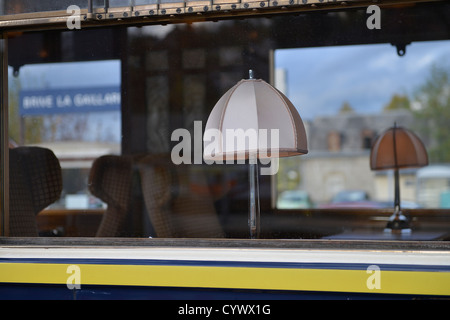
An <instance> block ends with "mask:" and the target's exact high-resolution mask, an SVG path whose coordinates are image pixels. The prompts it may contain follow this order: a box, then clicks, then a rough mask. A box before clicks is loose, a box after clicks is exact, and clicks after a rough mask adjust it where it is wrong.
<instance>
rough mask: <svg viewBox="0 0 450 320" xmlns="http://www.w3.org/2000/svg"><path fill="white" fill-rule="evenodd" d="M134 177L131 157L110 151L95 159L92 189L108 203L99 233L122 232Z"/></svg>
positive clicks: (91, 177) (115, 234) (90, 179)
mask: <svg viewBox="0 0 450 320" xmlns="http://www.w3.org/2000/svg"><path fill="white" fill-rule="evenodd" d="M132 177H133V161H132V158H131V157H127V156H115V155H106V156H102V157H100V158H98V159H96V160H95V161H94V163H93V165H92V168H91V171H90V175H89V190H90V192H91V193H92V194H93V195H94V196H96V197H97V198H99V199H101V200H102V201H103V202H105V203H106V204H107V209H106V211H105V213H104V214H103V217H102V221H101V223H100V227H99V229H98V230H97V234H96V236H97V237H116V236H120V235H121V232H122V231H123V225H124V223H125V220H126V217H127V213H128V210H129V204H130V196H131V183H132Z"/></svg>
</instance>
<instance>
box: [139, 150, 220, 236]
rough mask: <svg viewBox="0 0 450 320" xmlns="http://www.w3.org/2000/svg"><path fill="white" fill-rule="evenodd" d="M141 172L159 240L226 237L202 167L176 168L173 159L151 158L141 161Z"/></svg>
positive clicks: (151, 156)
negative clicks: (160, 238) (201, 169)
mask: <svg viewBox="0 0 450 320" xmlns="http://www.w3.org/2000/svg"><path fill="white" fill-rule="evenodd" d="M138 168H139V172H140V178H141V185H142V193H143V197H144V201H145V206H146V209H147V212H148V215H149V218H150V221H151V223H152V225H153V228H154V230H155V232H156V236H157V237H162V238H166V237H167V238H170V237H177V238H192V237H195V238H218V237H223V236H224V234H223V231H222V228H221V227H220V223H219V220H218V217H217V214H216V211H215V208H214V204H213V199H212V197H211V195H210V194H209V193H208V192H205V190H207V184H206V180H205V178H204V175H203V174H202V172H201V171H200V170H196V169H199V167H198V166H197V167H196V166H195V165H183V164H181V165H174V164H172V161H171V159H170V157H165V156H153V155H149V156H146V157H143V158H142V159H140V161H139V165H138Z"/></svg>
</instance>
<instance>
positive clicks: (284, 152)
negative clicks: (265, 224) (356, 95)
mask: <svg viewBox="0 0 450 320" xmlns="http://www.w3.org/2000/svg"><path fill="white" fill-rule="evenodd" d="M269 136H270V139H269ZM306 153H308V148H307V138H306V131H305V127H304V125H303V121H302V119H301V117H300V115H299V114H298V112H297V109H296V108H295V107H294V105H293V104H292V103H291V102H290V101H289V99H288V98H287V97H286V96H285V95H284V94H283V93H281V92H280V91H278V90H277V89H275V88H274V87H273V86H271V85H269V84H268V83H266V82H265V81H264V80H261V79H254V78H253V72H252V70H250V72H249V79H243V80H241V81H239V82H238V83H237V84H236V85H234V86H233V87H232V88H231V89H229V90H228V91H227V92H226V93H225V94H224V95H223V96H222V97H221V98H220V99H219V101H218V102H217V103H216V105H215V106H214V108H213V110H212V111H211V113H210V115H209V118H208V121H207V123H206V127H205V134H204V159H205V161H206V162H208V161H216V162H219V163H222V161H224V160H228V161H227V162H228V163H229V162H230V161H236V160H237V161H243V160H244V161H246V160H247V161H248V163H249V184H250V201H249V203H250V204H249V220H248V221H249V231H250V238H252V239H253V238H258V237H259V233H260V224H259V221H260V208H259V183H258V174H259V172H258V159H259V160H260V162H262V163H265V164H267V163H268V162H267V161H272V160H273V161H276V170H277V168H278V167H277V166H278V159H277V158H278V157H289V156H294V155H301V154H306ZM272 164H273V163H271V165H272ZM263 169H267V168H261V173H263V171H262V170H263ZM271 169H273V168H271ZM264 172H265V174H273V173H274V172H273V171H271V173H269V172H268V171H264Z"/></svg>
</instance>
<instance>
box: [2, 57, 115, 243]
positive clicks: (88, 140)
mask: <svg viewBox="0 0 450 320" xmlns="http://www.w3.org/2000/svg"><path fill="white" fill-rule="evenodd" d="M9 79H10V81H9V92H10V94H9V117H10V118H9V139H10V145H11V147H12V148H13V149H16V150H19V149H21V148H18V147H30V148H33V147H38V148H45V149H50V150H51V151H52V152H53V154H54V155H55V156H56V158H57V159H58V162H59V165H60V168H61V178H62V186H61V192H60V194H59V197H58V198H56V196H55V199H54V201H53V202H51V203H48V204H47V205H46V208H45V209H44V210H43V211H42V212H41V213H40V214H39V215H38V216H37V217H38V218H37V220H38V223H39V225H40V226H41V230H39V232H40V235H60V236H61V235H66V236H67V235H69V236H70V235H72V236H74V235H80V234H81V235H82V234H86V233H78V232H82V230H74V228H73V225H72V223H71V222H70V220H71V219H73V216H74V215H75V216H76V215H78V214H83V213H84V214H85V215H91V216H92V219H94V218H97V220H98V219H99V217H98V209H103V208H104V207H105V206H106V204H105V203H104V202H103V201H102V200H101V199H99V198H97V197H95V196H94V195H93V194H92V193H91V192H90V190H89V188H88V180H89V172H90V168H91V167H92V164H93V162H94V160H95V159H96V158H98V157H100V156H102V155H104V154H113V155H118V154H120V153H121V113H120V110H121V92H120V61H118V60H104V61H91V62H70V63H69V62H68V63H44V64H31V65H26V66H23V67H21V68H20V69H19V70H16V71H14V70H13V68H10V69H9ZM17 148H18V149H17ZM12 152H13V153H14V152H15V151H12ZM14 156H15V155H13V157H14ZM41 165H43V164H41ZM12 179H15V177H14V176H12ZM28 182H29V183H33V179H32V178H30V179H29V180H28ZM13 194H14V193H13ZM53 220H55V221H56V220H58V221H57V222H55V221H53Z"/></svg>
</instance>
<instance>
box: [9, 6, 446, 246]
mask: <svg viewBox="0 0 450 320" xmlns="http://www.w3.org/2000/svg"><path fill="white" fill-rule="evenodd" d="M434 9H436V8H434ZM434 9H433V7H432V6H431V5H430V6H425V5H417V6H408V7H405V8H397V7H396V8H389V9H386V10H385V11H383V21H384V22H383V25H382V28H381V30H371V29H369V28H368V27H367V24H366V20H367V14H366V13H365V11H364V10H351V11H340V12H325V11H324V12H311V13H302V14H297V15H289V14H286V15H280V16H276V15H275V16H272V17H271V18H270V19H268V18H266V17H252V18H245V19H244V18H243V19H228V20H222V21H201V22H192V23H177V24H168V25H148V26H144V25H142V26H139V27H133V26H117V27H105V28H91V29H88V28H86V29H84V28H83V29H81V30H77V31H76V32H71V31H67V30H62V31H43V32H28V33H17V34H14V35H11V38H10V39H9V41H8V45H9V52H8V59H9V61H8V63H9V66H10V68H11V69H10V73H9V90H10V97H9V102H10V103H9V131H10V132H9V134H10V138H11V140H10V149H9V152H10V162H9V165H10V180H9V183H10V199H9V205H10V206H9V207H10V212H9V218H10V235H12V236H17V235H19V236H24V235H27V236H28V235H32V234H34V235H35V236H38V235H40V236H55V235H57V236H89V237H119V236H120V237H138V238H148V237H151V238H174V237H179V238H249V237H250V229H251V223H250V225H249V220H250V222H252V220H251V219H249V213H250V212H251V210H250V208H249V199H250V197H251V195H252V193H251V189H250V183H249V177H251V176H252V175H251V174H249V173H250V171H249V168H251V166H249V162H248V161H247V162H245V163H236V162H233V163H229V164H226V163H224V164H221V163H213V164H210V163H206V162H205V161H203V159H202V151H203V150H202V149H203V133H204V130H205V126H206V122H207V120H208V118H209V117H210V114H211V111H212V109H213V107H214V106H215V105H216V103H217V102H218V101H219V99H220V98H221V97H222V96H223V95H224V94H225V92H227V91H228V90H229V89H230V88H231V87H233V86H234V85H235V84H236V83H238V82H239V81H240V80H241V79H248V78H249V69H252V70H253V75H254V78H256V79H263V80H265V81H266V82H267V83H271V84H273V85H275V86H276V87H277V88H279V89H280V91H282V92H284V93H285V94H286V96H287V97H288V98H289V99H290V101H291V102H292V103H293V104H294V106H295V108H296V109H297V110H298V112H299V114H300V116H301V117H302V119H303V123H304V125H305V129H306V135H307V140H308V151H309V152H308V154H307V155H301V156H293V157H288V158H282V159H280V166H279V168H278V173H277V174H276V175H263V174H258V175H257V177H258V182H257V186H258V188H257V190H258V194H259V201H258V206H259V208H260V211H261V214H260V230H259V231H260V232H259V235H258V236H259V237H260V238H264V239H287V238H290V239H318V238H322V239H323V238H326V239H349V238H350V239H373V240H380V239H384V240H386V239H390V240H396V239H398V240H405V239H406V240H443V239H447V238H446V234H448V232H449V230H450V228H449V226H450V215H449V212H448V210H447V208H448V202H449V201H448V187H449V181H448V179H447V178H446V171H445V170H446V169H447V167H448V163H449V162H450V159H448V157H447V156H448V153H447V150H448V147H447V144H448V141H447V140H448V129H447V127H448V126H447V124H446V122H445V121H446V119H448V116H447V112H448V110H449V108H448V105H449V101H448V98H449V94H448V93H449V92H448V91H449V90H448V86H449V81H448V79H449V72H450V71H449V65H450V62H449V61H448V60H447V59H448V58H447V57H448V56H449V51H450V48H449V41H448V34H447V22H446V21H445V18H444V15H438V14H437V13H436V12H440V10H434ZM440 9H442V10H448V6H445V5H442V7H440ZM442 10H441V11H442ZM399 16H402V19H401V20H402V21H408V23H409V24H408V25H410V26H417V25H420V26H421V27H420V28H419V29H417V28H406V29H405V28H404V27H403V25H402V24H400V23H398V21H399V18H398V17H399ZM430 16H431V17H433V18H430ZM425 17H426V18H425ZM300 30H301V32H300ZM374 32H375V33H374ZM396 39H402V41H403V40H405V41H406V40H408V41H406V42H407V43H409V42H410V44H408V45H406V51H405V49H404V48H403V45H404V43H403V42H401V43H399V42H398V41H396ZM431 40H433V41H431ZM438 40H439V41H438ZM444 40H445V41H444ZM398 53H401V55H402V56H401V57H400V56H399V55H398ZM118 93H120V95H118ZM118 97H120V99H118ZM99 109H101V110H99ZM94 110H96V111H94ZM237 118H238V119H237V120H239V121H245V118H246V117H245V112H244V111H243V113H242V117H239V116H238V117H237ZM268 118H270V116H269V117H268ZM394 123H397V125H398V126H399V127H405V128H407V129H409V130H411V131H412V132H414V133H415V134H416V135H417V137H419V139H420V140H422V141H423V142H424V145H425V146H426V149H427V154H428V158H429V163H428V165H427V166H424V167H421V168H415V167H408V168H405V169H402V170H400V173H399V184H400V185H399V190H400V195H401V202H400V204H401V209H402V213H404V215H405V216H406V218H407V219H408V222H410V224H409V225H408V228H405V229H412V232H409V233H406V235H403V233H402V232H400V236H398V237H397V235H398V234H397V233H394V234H392V233H385V232H384V229H385V228H386V227H387V226H388V225H389V219H391V218H392V217H393V212H394V203H393V200H394V197H393V194H394V191H395V190H394V189H395V187H394V185H393V181H394V180H395V177H396V174H395V173H394V172H392V171H393V170H392V171H391V170H371V169H370V163H369V159H370V154H371V150H372V147H373V145H374V142H375V139H376V138H377V137H378V136H380V134H381V133H383V131H384V130H386V129H387V128H390V127H392V126H393V125H394ZM31 147H39V148H41V149H32V148H31ZM23 148H26V149H23ZM42 149H45V150H50V151H51V153H50V154H49V153H48V152H46V151H43V150H42ZM44 154H45V155H46V156H48V157H49V158H45V157H44ZM52 154H53V155H54V156H55V157H54V158H52ZM385 154H386V151H382V152H381V155H382V156H384V155H385ZM43 158H45V160H42V159H43ZM55 158H56V161H55ZM30 159H31V160H30ZM38 161H44V162H43V163H39V162H38ZM55 163H56V165H55ZM58 166H59V167H60V169H58ZM265 166H267V164H263V163H260V166H259V169H267V168H266V167H265ZM34 167H37V168H38V169H36V168H34ZM55 168H56V171H51V170H53V169H55ZM434 169H435V171H433V170H434ZM46 170H50V171H46ZM43 172H45V173H44V174H43ZM261 172H262V171H261V170H260V171H258V173H261ZM437 177H439V179H436V178H437ZM29 179H32V180H29ZM60 181H61V187H60V186H59V182H60ZM41 184H43V186H41ZM35 186H37V187H38V190H41V191H42V190H45V192H44V194H45V195H44V196H42V192H41V193H39V192H38V193H36V191H33V190H31V189H32V187H35ZM53 193H56V194H57V197H54V196H50V194H53ZM36 194H38V195H39V196H36ZM36 197H37V198H38V199H41V200H39V201H38V200H37V198H36ZM42 199H45V201H44V200H42ZM44 209H45V210H44ZM30 212H31V213H30ZM402 221H403V220H402ZM33 228H34V229H33ZM24 230H25V231H24ZM30 230H31V231H30ZM409 231H411V230H409Z"/></svg>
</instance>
